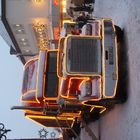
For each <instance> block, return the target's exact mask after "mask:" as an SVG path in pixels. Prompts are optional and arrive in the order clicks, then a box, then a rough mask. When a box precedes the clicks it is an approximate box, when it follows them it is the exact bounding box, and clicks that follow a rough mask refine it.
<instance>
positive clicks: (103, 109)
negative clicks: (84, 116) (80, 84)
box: [84, 104, 106, 114]
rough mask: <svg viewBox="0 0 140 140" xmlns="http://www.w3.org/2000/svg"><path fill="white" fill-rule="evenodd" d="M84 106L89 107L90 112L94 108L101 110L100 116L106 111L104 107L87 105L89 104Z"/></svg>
mask: <svg viewBox="0 0 140 140" xmlns="http://www.w3.org/2000/svg"><path fill="white" fill-rule="evenodd" d="M84 105H85V106H89V107H91V110H92V111H93V109H95V108H101V109H102V110H101V111H100V112H99V113H100V114H102V113H103V112H104V111H106V107H104V106H100V105H89V104H84ZM91 110H90V112H91Z"/></svg>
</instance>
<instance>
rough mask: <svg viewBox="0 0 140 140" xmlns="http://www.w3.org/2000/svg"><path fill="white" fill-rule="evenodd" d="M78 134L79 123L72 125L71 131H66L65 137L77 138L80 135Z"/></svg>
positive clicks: (79, 130) (79, 129)
mask: <svg viewBox="0 0 140 140" xmlns="http://www.w3.org/2000/svg"><path fill="white" fill-rule="evenodd" d="M80 132H81V127H80V123H74V125H73V127H72V129H69V130H67V135H68V136H69V138H76V137H77V136H79V135H80ZM76 135H77V136H76Z"/></svg>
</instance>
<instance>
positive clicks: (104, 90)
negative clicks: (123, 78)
mask: <svg viewBox="0 0 140 140" xmlns="http://www.w3.org/2000/svg"><path fill="white" fill-rule="evenodd" d="M105 20H108V21H111V22H112V26H113V29H114V32H115V27H114V22H113V21H112V20H111V19H109V18H106V19H103V21H102V35H103V36H104V21H105ZM103 38H104V37H103ZM102 42H103V44H102V45H103V47H102V49H103V52H105V49H104V40H103V41H102ZM114 48H115V50H116V51H115V52H116V54H115V55H116V65H115V68H116V78H117V79H116V83H115V88H114V93H113V95H112V96H106V80H105V77H106V76H105V75H106V73H105V71H106V70H105V54H104V53H103V58H102V59H103V66H104V67H103V73H104V76H103V96H104V97H105V98H108V99H109V98H114V97H115V95H116V90H117V84H118V49H117V38H116V35H115V45H114Z"/></svg>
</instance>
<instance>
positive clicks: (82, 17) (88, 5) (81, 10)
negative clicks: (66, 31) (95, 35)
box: [67, 0, 95, 28]
mask: <svg viewBox="0 0 140 140" xmlns="http://www.w3.org/2000/svg"><path fill="white" fill-rule="evenodd" d="M94 3H95V0H70V6H69V8H68V9H67V12H68V14H69V16H71V17H72V19H73V20H74V21H75V22H77V24H78V26H79V28H82V27H83V25H85V24H86V23H87V22H90V21H91V20H92V18H91V16H90V15H91V14H92V12H93V11H94V7H93V5H94ZM74 13H78V14H77V15H78V16H75V15H74Z"/></svg>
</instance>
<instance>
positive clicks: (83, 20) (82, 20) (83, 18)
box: [76, 13, 94, 28]
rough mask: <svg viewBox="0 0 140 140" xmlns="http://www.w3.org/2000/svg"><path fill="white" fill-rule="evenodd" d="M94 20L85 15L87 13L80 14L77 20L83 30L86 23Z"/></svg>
mask: <svg viewBox="0 0 140 140" xmlns="http://www.w3.org/2000/svg"><path fill="white" fill-rule="evenodd" d="M92 20H94V19H92V18H90V17H89V16H88V15H85V13H82V14H80V16H79V17H77V18H76V22H77V23H78V26H79V28H82V27H83V26H84V25H85V24H86V23H90V22H91V21H92Z"/></svg>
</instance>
